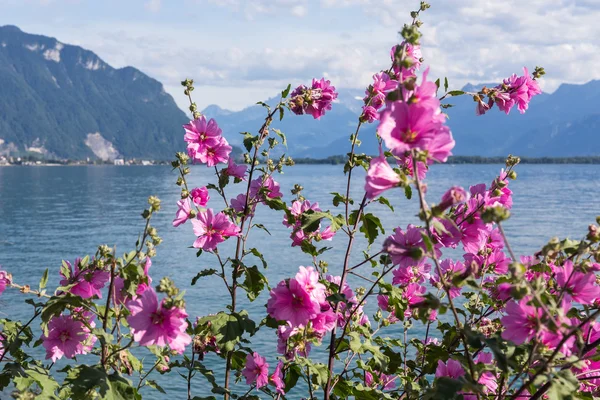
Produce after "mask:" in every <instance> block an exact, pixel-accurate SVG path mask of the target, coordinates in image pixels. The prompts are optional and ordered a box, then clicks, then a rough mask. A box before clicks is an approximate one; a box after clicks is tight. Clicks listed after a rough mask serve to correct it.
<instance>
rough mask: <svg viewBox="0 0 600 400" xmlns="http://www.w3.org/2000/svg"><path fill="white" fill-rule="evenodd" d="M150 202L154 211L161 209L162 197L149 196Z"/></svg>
mask: <svg viewBox="0 0 600 400" xmlns="http://www.w3.org/2000/svg"><path fill="white" fill-rule="evenodd" d="M148 204H150V208H151V211H152V212H155V211H160V199H159V198H158V197H156V196H150V197H148Z"/></svg>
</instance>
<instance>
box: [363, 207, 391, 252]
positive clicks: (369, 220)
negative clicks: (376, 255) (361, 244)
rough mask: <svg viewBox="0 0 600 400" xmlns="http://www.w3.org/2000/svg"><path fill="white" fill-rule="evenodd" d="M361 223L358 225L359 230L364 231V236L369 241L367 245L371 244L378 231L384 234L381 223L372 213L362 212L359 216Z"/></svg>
mask: <svg viewBox="0 0 600 400" xmlns="http://www.w3.org/2000/svg"><path fill="white" fill-rule="evenodd" d="M361 220H362V225H361V227H360V229H359V230H360V231H361V232H362V233H364V235H365V238H366V239H367V241H368V242H369V245H371V244H373V242H374V241H375V239H376V238H377V236H378V235H379V231H381V233H382V234H385V230H384V229H383V225H382V224H381V221H380V220H379V218H377V217H376V216H375V215H373V214H370V213H369V214H363V216H362V217H361Z"/></svg>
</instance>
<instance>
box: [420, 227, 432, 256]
mask: <svg viewBox="0 0 600 400" xmlns="http://www.w3.org/2000/svg"><path fill="white" fill-rule="evenodd" d="M421 237H422V238H423V242H424V243H425V246H426V248H427V251H428V252H429V254H433V243H432V242H431V239H430V238H429V235H428V234H427V233H425V232H421Z"/></svg>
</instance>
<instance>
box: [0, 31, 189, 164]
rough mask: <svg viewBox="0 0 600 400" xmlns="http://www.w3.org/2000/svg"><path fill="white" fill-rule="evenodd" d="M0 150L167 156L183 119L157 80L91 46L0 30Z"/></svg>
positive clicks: (178, 145)
mask: <svg viewBox="0 0 600 400" xmlns="http://www.w3.org/2000/svg"><path fill="white" fill-rule="evenodd" d="M0 91H1V92H2V95H1V96H0V155H1V154H6V153H9V152H10V153H21V154H22V153H37V154H39V155H41V156H43V157H46V158H52V157H59V158H72V159H84V158H86V157H97V158H102V159H114V158H116V157H120V156H124V157H144V158H154V159H171V158H173V155H174V153H175V152H176V151H178V150H181V149H182V148H183V141H182V137H183V136H182V135H183V134H182V129H181V125H182V124H183V123H185V122H186V121H187V120H188V119H187V117H186V115H185V113H184V112H183V111H182V110H181V109H180V108H178V107H177V105H176V104H175V102H174V100H173V98H172V97H171V96H170V95H169V94H168V93H166V92H165V90H164V88H163V86H162V84H161V83H160V82H158V81H157V80H155V79H152V78H150V77H148V76H147V75H145V74H144V73H142V72H140V71H139V70H137V69H135V68H132V67H125V68H120V69H115V68H113V67H111V66H110V65H108V64H107V63H106V62H104V61H103V60H102V59H100V58H99V57H98V56H97V55H96V54H94V53H93V52H91V51H88V50H85V49H83V48H81V47H78V46H71V45H67V44H64V43H61V42H60V41H58V40H56V39H54V38H50V37H46V36H41V35H31V34H28V33H25V32H22V31H21V30H20V29H19V28H17V27H15V26H2V27H0Z"/></svg>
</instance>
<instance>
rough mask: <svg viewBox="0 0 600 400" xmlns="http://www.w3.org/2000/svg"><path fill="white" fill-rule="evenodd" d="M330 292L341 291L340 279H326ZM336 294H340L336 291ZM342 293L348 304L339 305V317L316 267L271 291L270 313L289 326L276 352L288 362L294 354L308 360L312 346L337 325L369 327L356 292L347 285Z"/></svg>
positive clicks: (282, 330) (280, 333)
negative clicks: (351, 324)
mask: <svg viewBox="0 0 600 400" xmlns="http://www.w3.org/2000/svg"><path fill="white" fill-rule="evenodd" d="M326 280H327V282H329V284H330V287H331V288H336V286H337V289H338V290H339V285H340V281H341V278H340V277H339V276H336V277H334V276H329V275H328V276H326ZM332 290H334V292H335V293H337V291H335V289H332ZM340 293H341V294H342V295H343V296H344V298H345V300H346V302H345V303H340V304H339V305H338V313H337V314H336V310H335V309H334V308H333V307H332V306H331V304H330V303H329V301H327V296H329V295H331V294H333V293H331V292H329V291H328V290H327V288H326V287H325V285H324V284H323V283H321V282H320V278H319V273H318V272H317V271H316V270H315V269H313V267H308V268H306V267H302V266H301V267H300V270H299V272H298V273H297V274H296V276H295V277H294V278H291V279H286V280H283V281H281V282H279V284H278V285H277V287H275V288H274V289H272V290H271V293H270V298H269V300H268V302H267V313H268V314H269V315H270V316H271V317H272V318H274V319H276V320H278V321H285V322H286V324H285V325H282V326H280V327H279V329H278V330H277V336H278V346H277V350H278V351H279V352H280V353H281V354H283V355H285V356H286V357H287V358H289V359H292V358H294V356H295V354H300V355H302V356H304V357H307V356H308V354H309V353H310V350H311V343H320V342H321V340H322V339H323V337H324V336H325V334H326V333H327V332H330V331H331V330H332V329H333V328H334V327H335V326H336V324H337V325H338V326H344V325H345V324H346V323H349V321H350V318H351V317H352V319H353V320H355V321H357V322H358V323H359V324H362V325H365V324H368V323H369V320H368V317H367V316H366V315H365V314H364V312H363V309H362V305H361V306H358V300H357V298H356V296H355V295H354V292H353V291H352V289H351V288H350V286H348V284H346V283H344V286H343V288H342V290H341V291H340Z"/></svg>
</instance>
